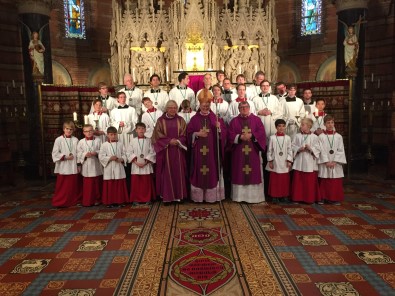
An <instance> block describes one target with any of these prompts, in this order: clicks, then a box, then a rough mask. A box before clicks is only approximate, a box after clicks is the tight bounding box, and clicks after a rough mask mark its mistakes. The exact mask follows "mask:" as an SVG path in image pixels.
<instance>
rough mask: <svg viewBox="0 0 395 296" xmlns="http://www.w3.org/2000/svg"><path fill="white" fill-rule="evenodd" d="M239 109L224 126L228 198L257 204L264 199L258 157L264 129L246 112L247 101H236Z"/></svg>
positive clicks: (264, 141) (260, 163) (261, 150)
mask: <svg viewBox="0 0 395 296" xmlns="http://www.w3.org/2000/svg"><path fill="white" fill-rule="evenodd" d="M239 111H240V114H239V115H238V116H237V117H235V118H234V119H232V121H231V122H230V124H229V129H228V143H229V145H231V151H232V200H234V201H245V202H249V203H259V202H263V201H264V200H265V196H264V192H263V178H262V162H261V160H262V158H261V156H260V154H261V152H263V151H265V149H266V134H265V128H264V126H263V123H262V121H261V120H260V119H259V117H257V116H256V115H254V114H251V113H250V106H249V104H248V103H247V102H241V103H240V104H239Z"/></svg>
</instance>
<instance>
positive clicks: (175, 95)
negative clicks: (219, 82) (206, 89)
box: [169, 72, 196, 110]
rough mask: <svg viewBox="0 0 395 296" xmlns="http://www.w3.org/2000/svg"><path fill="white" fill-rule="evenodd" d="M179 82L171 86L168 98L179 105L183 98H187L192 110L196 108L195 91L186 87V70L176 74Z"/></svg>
mask: <svg viewBox="0 0 395 296" xmlns="http://www.w3.org/2000/svg"><path fill="white" fill-rule="evenodd" d="M178 82H179V84H178V85H177V86H175V87H173V88H172V89H171V90H170V92H169V98H170V100H174V101H175V102H176V103H177V106H180V105H181V102H182V101H183V100H188V101H189V102H190V103H191V108H192V110H195V108H196V101H195V92H194V91H193V90H192V89H191V88H189V87H188V84H189V75H188V73H187V72H182V73H180V74H179V75H178Z"/></svg>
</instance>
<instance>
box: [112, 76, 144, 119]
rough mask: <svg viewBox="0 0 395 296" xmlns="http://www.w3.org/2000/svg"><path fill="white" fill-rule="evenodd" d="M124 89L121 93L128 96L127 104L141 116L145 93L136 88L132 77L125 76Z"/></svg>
mask: <svg viewBox="0 0 395 296" xmlns="http://www.w3.org/2000/svg"><path fill="white" fill-rule="evenodd" d="M123 83H124V84H125V87H124V88H121V89H120V90H119V91H118V93H119V92H123V93H124V94H125V95H126V101H125V103H126V104H128V105H129V106H131V107H133V108H134V109H135V110H136V113H137V115H138V116H140V114H141V99H142V98H143V91H142V90H141V89H140V88H138V87H137V86H135V84H134V80H133V77H132V75H130V74H125V76H124V78H123Z"/></svg>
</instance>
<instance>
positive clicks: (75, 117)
mask: <svg viewBox="0 0 395 296" xmlns="http://www.w3.org/2000/svg"><path fill="white" fill-rule="evenodd" d="M73 121H77V112H73Z"/></svg>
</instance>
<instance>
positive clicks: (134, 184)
mask: <svg viewBox="0 0 395 296" xmlns="http://www.w3.org/2000/svg"><path fill="white" fill-rule="evenodd" d="M136 132H137V137H136V138H133V139H132V141H131V142H130V144H129V146H128V147H127V148H126V155H127V159H128V161H129V162H131V163H132V170H131V174H132V177H131V185H130V187H131V188H132V190H131V191H130V197H129V201H130V202H132V203H134V204H135V205H136V203H150V202H151V200H153V199H154V198H155V186H154V178H153V173H154V169H153V164H154V163H155V162H156V154H155V151H154V147H153V146H152V144H151V139H150V138H147V137H145V136H144V134H145V133H146V130H145V124H144V123H142V122H138V123H137V124H136ZM158 177H159V178H160V176H158Z"/></svg>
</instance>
